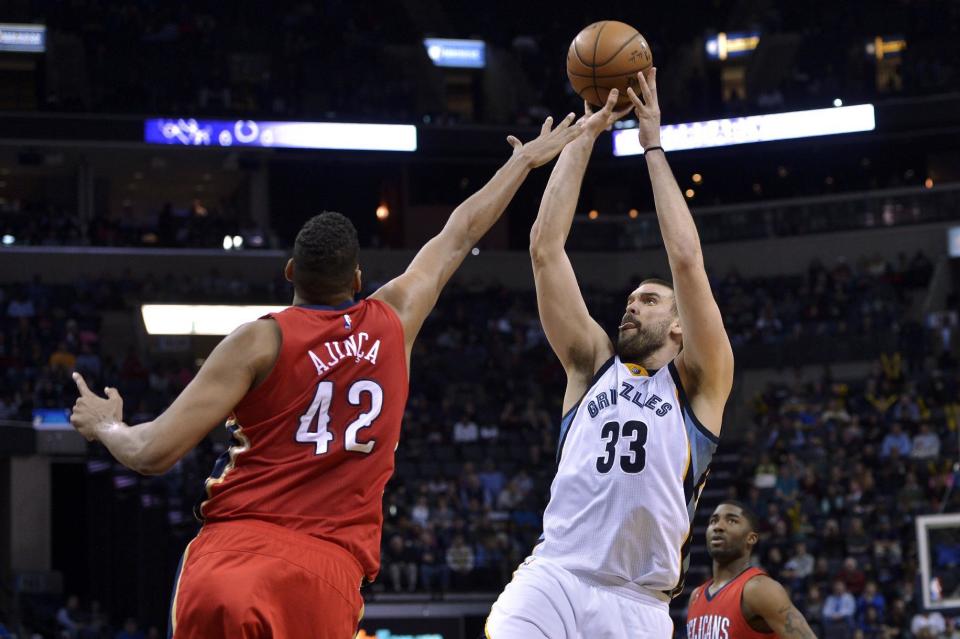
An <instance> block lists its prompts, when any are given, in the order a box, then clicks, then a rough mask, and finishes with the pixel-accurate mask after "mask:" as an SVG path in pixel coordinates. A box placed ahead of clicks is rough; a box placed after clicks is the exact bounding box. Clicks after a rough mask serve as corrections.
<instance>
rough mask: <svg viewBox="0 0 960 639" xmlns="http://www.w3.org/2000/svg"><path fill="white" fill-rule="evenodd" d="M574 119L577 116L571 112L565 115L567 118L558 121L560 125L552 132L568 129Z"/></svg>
mask: <svg viewBox="0 0 960 639" xmlns="http://www.w3.org/2000/svg"><path fill="white" fill-rule="evenodd" d="M576 118H577V114H576V113H573V112H572V111H571V112H570V113H568V114H567V117H565V118H563V119H562V120H560V124H558V125H557V128H555V129H554V131H562V130H563V129H566V128H569V127H570V125H571V124H573V121H574V120H575V119H576Z"/></svg>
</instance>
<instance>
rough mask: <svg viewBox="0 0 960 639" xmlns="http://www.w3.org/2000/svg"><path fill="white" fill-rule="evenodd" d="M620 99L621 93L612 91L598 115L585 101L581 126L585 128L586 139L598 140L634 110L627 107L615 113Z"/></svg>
mask: <svg viewBox="0 0 960 639" xmlns="http://www.w3.org/2000/svg"><path fill="white" fill-rule="evenodd" d="M619 97H620V93H619V92H618V91H617V90H616V89H613V90H611V91H610V95H608V96H607V103H606V104H604V105H603V108H602V109H600V110H599V111H597V112H596V113H594V112H593V108H592V107H591V106H590V103H589V102H587V101H586V100H584V101H583V117H582V118H580V122H579V124H580V126H581V127H583V131H584V133H585V137H586V136H589V137H590V138H592V139H596V138H597V136H598V135H600V134H601V133H603V132H604V131H609V130H610V127H612V126H613V123H614V122H616V121H617V120H619V119H620V118H622V117H623V116H625V115H627V114H628V113H630V111H632V110H633V107H627V108H625V109H622V110H620V111H614V110H613V108H614V107H615V106H616V105H617V99H618V98H619Z"/></svg>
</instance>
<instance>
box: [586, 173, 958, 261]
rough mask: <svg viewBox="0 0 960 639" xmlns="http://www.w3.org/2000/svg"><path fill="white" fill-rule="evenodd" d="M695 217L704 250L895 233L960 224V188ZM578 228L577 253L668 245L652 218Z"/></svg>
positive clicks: (718, 210)
mask: <svg viewBox="0 0 960 639" xmlns="http://www.w3.org/2000/svg"><path fill="white" fill-rule="evenodd" d="M692 211H693V215H694V218H695V219H696V221H697V228H698V230H699V232H700V239H701V241H702V242H703V243H705V244H712V243H719V242H735V241H743V240H760V239H770V238H777V237H790V236H796V235H811V234H818V233H835V232H838V231H854V230H869V229H881V228H891V227H897V226H907V225H913V224H928V223H932V222H943V221H947V220H960V184H945V185H942V186H934V187H933V188H929V189H927V188H923V187H919V188H917V187H911V188H899V189H887V190H883V191H867V192H860V193H852V194H847V195H832V196H822V197H809V198H792V199H788V200H775V201H770V202H760V203H755V204H739V205H724V206H710V207H702V208H698V207H693V209H692ZM575 222H576V224H577V228H576V229H575V230H574V232H573V233H571V235H570V243H569V247H570V248H571V249H572V250H586V251H609V250H635V249H643V248H654V247H658V246H661V245H662V244H663V242H662V240H661V237H660V228H659V226H658V224H657V218H656V214H655V213H653V212H647V213H643V214H640V215H638V216H637V217H636V219H630V218H629V217H627V216H626V215H623V216H605V217H600V218H598V219H596V220H591V219H589V218H588V217H587V216H577V218H576V219H575Z"/></svg>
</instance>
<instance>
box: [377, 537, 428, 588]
mask: <svg viewBox="0 0 960 639" xmlns="http://www.w3.org/2000/svg"><path fill="white" fill-rule="evenodd" d="M381 555H382V559H381V562H382V563H383V565H384V566H386V568H387V573H388V575H389V577H390V585H391V587H392V588H393V591H394V592H401V591H403V590H406V591H407V592H413V591H414V590H416V588H417V573H418V572H419V567H420V561H419V560H420V557H419V556H418V554H417V552H416V549H415V547H414V544H413V543H412V542H410V541H407V540H405V539H404V538H403V537H401V536H400V535H393V536H392V537H391V538H390V541H389V542H388V543H387V547H386V548H385V549H383V551H382V553H381ZM404 581H406V583H405V584H404Z"/></svg>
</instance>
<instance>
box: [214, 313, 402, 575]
mask: <svg viewBox="0 0 960 639" xmlns="http://www.w3.org/2000/svg"><path fill="white" fill-rule="evenodd" d="M269 317H270V318H271V319H273V320H274V321H276V322H277V325H278V327H279V329H280V332H281V334H282V340H283V341H282V346H281V348H280V355H279V357H278V359H277V362H276V363H275V364H274V367H273V370H272V372H271V373H270V374H269V375H268V376H267V378H266V379H265V380H264V381H263V383H261V384H260V385H259V386H258V387H256V388H255V389H253V390H252V391H251V392H250V393H249V394H248V395H247V397H246V398H245V399H244V400H243V401H242V402H241V403H240V404H239V405H238V406H237V408H236V410H235V411H234V414H233V415H232V416H231V420H230V422H228V426H227V428H228V430H229V431H230V433H231V435H232V436H233V439H234V442H235V445H234V446H232V447H231V448H230V449H229V450H228V451H227V452H226V453H224V455H222V456H221V458H220V460H219V461H218V462H217V466H216V467H215V468H214V472H213V474H212V475H211V477H210V478H209V479H208V480H207V500H206V501H205V502H204V503H203V504H202V505H201V507H200V514H201V516H202V517H203V518H204V519H205V520H207V521H224V520H229V519H237V518H242V517H244V516H250V514H255V516H256V518H257V519H262V520H266V521H272V522H273V523H276V524H279V525H281V526H284V527H286V528H291V529H294V530H298V531H301V532H305V533H307V534H309V535H313V536H315V537H317V538H319V539H323V540H325V541H330V542H333V543H336V544H338V545H340V546H343V547H344V548H346V549H347V550H348V551H350V552H351V553H352V554H353V555H354V556H355V557H358V558H360V560H361V564H362V567H363V570H364V573H365V575H366V576H367V578H368V579H372V578H373V577H375V576H376V573H377V571H378V570H379V561H378V557H379V547H380V536H379V529H380V524H381V523H382V517H383V514H382V510H381V507H380V498H381V495H382V494H383V489H384V486H385V485H386V483H387V480H388V479H389V478H390V476H391V475H392V474H393V468H394V451H395V450H396V447H397V442H398V440H399V435H400V421H401V418H402V417H403V407H404V406H405V404H406V401H407V362H406V354H405V351H404V338H403V329H402V327H401V325H400V321H399V319H398V318H397V316H396V313H395V312H394V311H393V310H392V309H391V308H390V307H389V306H387V305H386V304H384V303H382V302H379V301H376V300H364V301H360V302H355V303H354V302H351V303H350V304H348V305H346V306H340V307H321V306H295V307H291V308H288V309H286V310H284V311H282V312H280V313H274V314H272V315H270V316H269Z"/></svg>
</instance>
